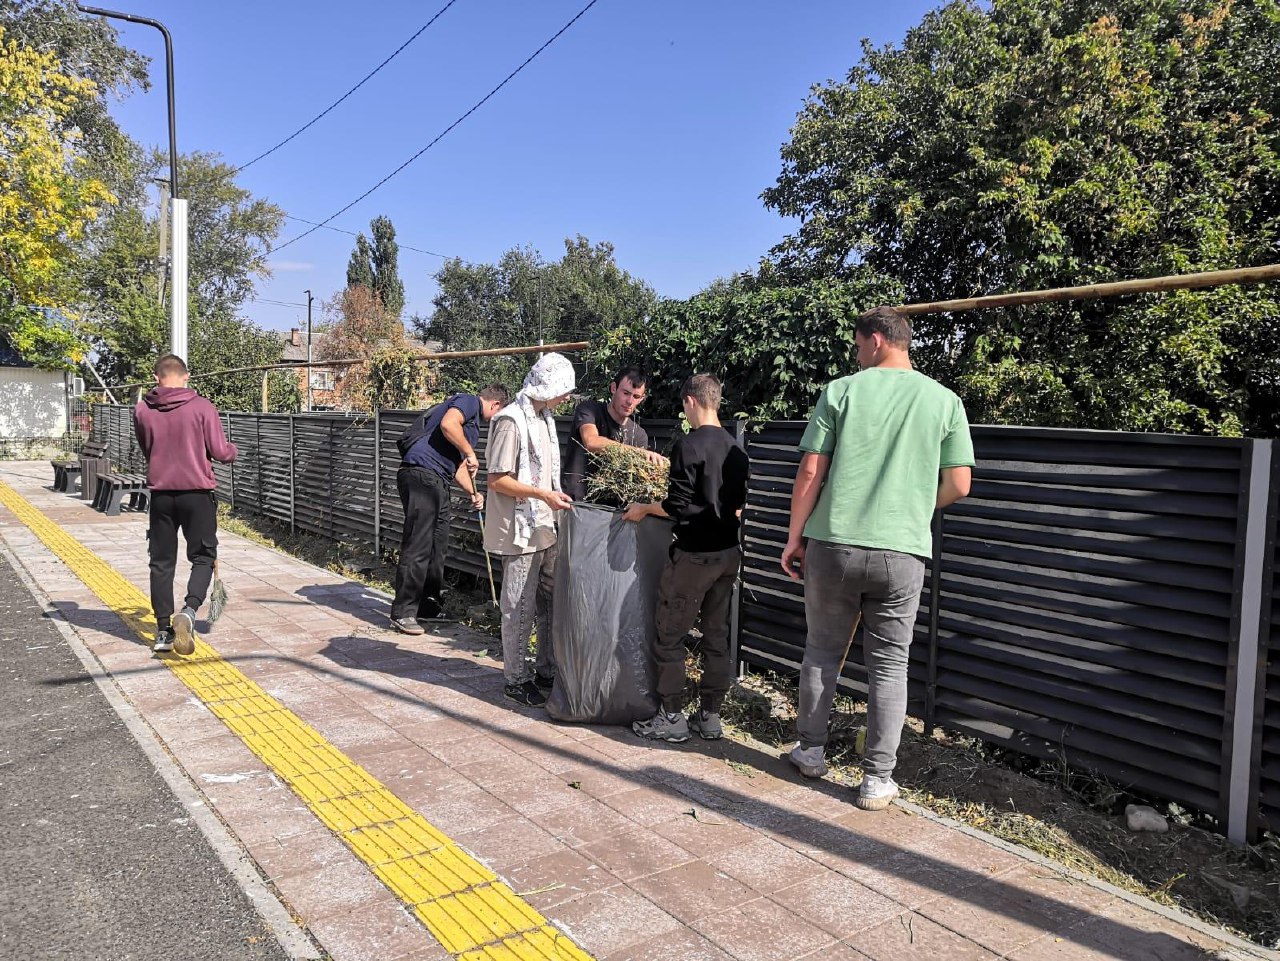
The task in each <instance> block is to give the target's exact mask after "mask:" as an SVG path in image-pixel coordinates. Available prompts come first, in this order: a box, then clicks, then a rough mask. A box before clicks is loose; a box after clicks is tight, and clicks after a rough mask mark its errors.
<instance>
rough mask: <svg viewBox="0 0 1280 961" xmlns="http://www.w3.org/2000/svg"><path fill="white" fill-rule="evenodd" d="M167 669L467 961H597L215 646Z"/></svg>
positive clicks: (146, 636)
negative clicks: (219, 653) (256, 682)
mask: <svg viewBox="0 0 1280 961" xmlns="http://www.w3.org/2000/svg"><path fill="white" fill-rule="evenodd" d="M0 504H3V505H4V506H5V507H7V508H8V509H9V510H11V511H12V512H13V513H14V514H15V515H16V516H17V517H18V519H19V520H21V521H22V523H24V524H26V525H27V527H29V528H31V530H32V531H33V532H34V533H35V534H36V536H37V537H39V538H40V540H41V541H43V542H44V544H45V546H46V547H48V548H49V550H51V551H53V553H54V554H56V555H57V556H58V557H59V558H61V559H62V561H63V562H64V563H66V565H67V566H68V567H69V568H70V569H71V571H72V572H73V573H74V574H75V575H76V576H77V577H79V578H80V579H81V580H82V581H84V583H85V584H86V585H88V586H89V588H90V589H92V590H93V592H94V593H95V594H97V595H98V597H99V598H101V599H102V601H103V602H104V603H105V604H107V605H108V606H109V607H110V608H111V609H112V610H113V611H115V612H116V613H117V614H119V615H120V617H121V618H122V619H123V620H124V621H125V623H127V624H128V625H129V627H130V628H131V629H132V630H133V631H134V633H135V634H137V635H138V636H139V637H140V638H142V639H143V640H145V641H147V642H151V641H153V640H154V639H155V631H154V628H153V626H152V625H153V623H154V621H153V620H152V613H151V604H150V602H149V601H148V599H147V598H146V596H145V595H143V593H142V592H141V591H139V590H138V589H137V588H136V587H134V586H133V585H132V584H131V583H129V581H127V580H126V579H125V578H124V577H123V576H121V575H120V574H119V573H118V572H117V571H116V570H115V569H114V568H112V567H111V566H110V565H108V564H107V563H106V562H105V561H104V560H102V558H100V557H98V556H97V555H96V554H94V553H93V552H92V551H90V550H89V549H88V548H87V547H85V546H84V545H83V544H81V543H80V542H79V541H77V540H76V539H75V538H74V537H72V536H71V535H70V534H68V533H67V532H66V531H64V530H63V529H62V528H61V527H59V526H58V525H57V524H56V523H54V522H53V521H52V520H50V519H49V518H48V517H46V516H45V515H44V514H43V513H42V512H41V511H40V510H39V509H38V508H36V507H35V506H34V505H32V504H31V502H30V501H28V500H26V499H25V498H24V497H22V495H20V494H19V493H18V492H17V491H15V490H14V489H13V488H12V487H9V486H8V485H7V484H5V483H4V482H3V481H0ZM163 660H164V662H165V664H167V665H168V666H169V668H170V669H171V670H172V671H173V673H174V674H175V675H177V677H178V678H180V679H181V680H182V682H183V683H184V684H185V685H186V686H187V687H188V688H190V689H191V691H192V692H193V693H194V694H195V695H196V696H197V697H198V698H200V700H201V701H202V702H204V704H205V705H206V706H207V707H208V708H209V710H210V711H212V712H213V713H214V714H215V715H217V716H218V717H219V718H221V719H222V720H223V722H225V723H226V725H227V727H229V728H230V729H231V730H232V731H234V732H235V734H236V735H237V736H238V737H239V738H240V739H241V740H242V741H244V743H245V745H246V746H247V747H248V748H249V750H251V751H253V753H254V754H256V755H257V756H258V757H260V758H261V759H262V760H263V762H264V763H265V764H266V765H267V766H268V767H269V768H271V770H272V771H274V772H275V773H276V774H277V775H278V776H279V777H280V778H281V779H282V780H283V781H284V782H285V783H287V784H288V785H289V787H290V788H292V789H293V791H294V793H295V794H297V795H298V797H299V798H301V799H302V801H303V802H304V803H305V804H306V805H307V807H309V808H310V809H311V811H312V812H314V813H315V815H316V817H318V818H319V819H320V820H321V821H322V822H323V823H324V824H325V825H326V826H327V827H328V828H329V829H330V830H331V831H333V832H334V833H335V834H336V835H337V836H338V837H339V838H341V839H342V840H343V841H344V842H345V843H346V845H347V846H348V847H349V848H350V849H351V850H352V851H353V852H354V853H355V855H356V857H358V858H360V860H361V861H363V862H364V863H365V864H367V865H368V866H369V869H370V870H371V871H372V872H373V873H374V874H375V875H376V876H377V877H378V878H379V880H381V881H382V883H383V884H385V885H386V886H387V887H388V888H390V889H391V891H392V892H393V893H394V894H395V895H396V897H398V898H399V899H400V900H401V901H403V902H404V903H405V904H406V905H408V907H409V908H410V909H411V910H412V911H413V913H414V914H415V915H416V916H417V917H418V918H419V920H421V921H422V923H423V924H424V925H426V927H427V929H428V930H429V931H430V932H431V933H432V934H433V935H434V936H435V938H436V939H437V940H438V941H439V942H440V944H441V945H443V947H444V948H445V950H446V951H448V952H450V953H451V954H453V955H454V956H455V957H457V958H459V959H461V961H508V959H520V961H590V956H589V955H587V954H586V953H585V952H584V951H583V950H582V949H581V948H579V947H578V946H577V945H576V944H574V943H573V941H572V940H571V939H570V938H569V937H567V936H566V935H565V934H563V933H562V932H560V931H559V930H557V929H556V928H555V927H553V926H552V925H551V924H550V923H549V922H548V921H547V919H546V918H544V917H543V916H542V915H541V914H539V913H538V912H537V911H535V910H534V909H533V908H532V907H530V906H529V905H528V904H527V903H526V902H525V901H523V900H522V899H521V898H520V897H519V896H518V895H516V894H515V892H513V891H512V890H511V889H510V888H509V887H507V885H505V884H503V883H502V882H501V881H499V880H498V878H497V876H496V875H494V874H493V872H492V871H490V870H489V869H488V868H486V867H485V866H484V865H483V864H481V863H480V862H478V861H477V860H476V859H475V858H473V857H471V855H469V854H467V852H465V851H464V850H462V849H461V848H459V847H458V846H457V845H456V844H454V843H453V842H452V841H450V840H449V838H448V837H446V836H445V835H444V834H442V833H441V832H440V831H438V830H436V829H435V828H434V827H433V826H432V825H431V824H430V823H429V822H428V821H427V820H426V819H425V818H423V817H422V816H421V815H420V814H418V813H417V812H415V811H414V810H413V809H412V808H410V807H409V806H408V805H407V804H405V803H404V802H403V801H401V800H400V799H399V798H398V797H396V796H395V795H394V794H392V793H391V792H390V791H388V790H387V789H386V788H385V787H384V786H383V785H382V784H381V783H380V782H379V781H378V780H377V779H376V778H374V777H373V776H372V775H370V774H369V773H368V772H367V771H365V770H364V769H363V768H362V767H360V765H358V764H356V763H355V762H354V761H352V760H351V759H350V758H348V757H347V756H346V755H345V754H343V753H342V752H341V751H339V750H338V749H337V748H335V747H334V746H333V745H332V744H329V743H328V742H327V741H326V740H325V739H324V738H323V737H322V736H321V735H320V734H319V733H318V732H317V731H316V730H315V729H314V728H312V727H310V726H309V725H307V724H306V723H305V722H304V721H303V720H302V719H301V718H299V717H298V716H297V715H296V714H294V713H293V712H292V711H290V710H288V709H287V708H286V707H284V705H282V704H281V703H280V702H279V701H277V700H276V699H275V698H273V697H271V695H269V694H267V693H266V691H264V690H263V689H262V688H260V687H259V686H258V685H257V684H255V683H254V682H253V681H251V680H250V679H249V678H248V677H246V676H245V675H244V674H242V673H241V672H240V671H239V670H238V669H236V668H235V667H234V666H232V665H231V664H230V663H228V662H227V661H225V660H223V659H222V657H220V656H219V655H218V653H217V651H215V650H214V649H213V648H212V647H210V646H209V645H208V644H206V643H205V642H204V641H197V643H196V650H195V653H194V654H192V655H191V656H190V657H178V656H177V655H173V654H170V655H166V656H165V657H164V658H163Z"/></svg>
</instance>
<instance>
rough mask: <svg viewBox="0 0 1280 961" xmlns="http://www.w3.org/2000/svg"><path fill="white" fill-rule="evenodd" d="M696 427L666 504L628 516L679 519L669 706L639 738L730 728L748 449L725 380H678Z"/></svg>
mask: <svg viewBox="0 0 1280 961" xmlns="http://www.w3.org/2000/svg"><path fill="white" fill-rule="evenodd" d="M680 399H681V401H682V403H683V405H684V414H685V417H687V418H688V420H689V424H690V426H691V427H692V428H693V430H692V431H690V433H689V434H688V435H686V436H685V437H682V438H680V439H679V440H677V441H676V445H675V449H674V450H672V452H671V476H670V480H669V481H668V484H667V499H666V500H664V501H663V502H662V503H661V504H632V505H631V506H630V507H628V508H627V512H626V514H625V515H624V516H625V517H626V519H627V520H629V521H639V520H641V519H642V518H644V517H650V516H655V517H670V518H672V519H673V520H674V521H675V522H676V523H675V544H674V545H673V546H672V548H671V560H670V562H669V563H668V564H667V566H666V569H665V570H664V571H663V572H662V582H661V584H660V586H659V588H658V612H657V617H656V619H655V620H656V627H657V635H658V637H657V641H656V643H655V644H654V659H655V660H656V661H657V663H658V696H659V697H661V698H662V706H661V707H660V708H659V709H658V713H657V714H655V715H654V716H653V717H652V718H650V719H648V720H646V721H636V722H635V723H634V724H633V725H632V729H633V730H634V731H635V732H636V733H637V734H639V735H640V736H641V737H647V738H655V739H659V740H663V741H674V742H680V741H687V740H688V739H689V731H690V730H693V731H696V732H697V733H698V734H700V735H701V736H702V737H704V738H707V739H709V740H710V739H713V738H718V737H721V736H723V734H724V731H723V728H722V727H721V724H720V705H721V704H722V703H723V702H724V697H725V694H727V693H728V691H729V682H730V679H731V677H732V675H733V670H732V667H733V666H732V664H731V663H730V660H729V606H730V602H731V601H732V598H733V582H734V578H736V577H737V576H738V568H739V567H740V566H741V564H742V548H741V547H740V546H739V539H738V515H739V514H740V513H741V512H742V507H743V505H744V504H746V502H747V474H748V470H749V464H748V461H747V455H746V452H745V451H744V450H743V449H742V448H741V447H739V446H738V445H737V444H736V443H734V440H733V438H732V437H731V436H730V435H729V433H728V431H726V430H725V429H724V428H723V427H721V425H720V415H719V409H720V381H719V380H717V379H716V378H715V377H714V376H713V375H712V374H695V375H694V376H693V377H690V378H689V379H688V380H686V381H685V382H684V386H683V387H681V388H680ZM699 614H701V615H702V645H701V650H702V680H701V681H700V682H699V684H698V696H699V702H700V703H699V705H698V709H697V710H696V711H694V713H693V714H692V715H690V716H689V717H688V718H686V717H685V716H684V714H683V713H681V710H680V708H681V702H682V700H683V695H684V686H685V670H684V661H685V651H684V637H685V635H686V634H687V633H689V629H690V628H692V627H693V624H694V621H695V620H697V619H698V615H699Z"/></svg>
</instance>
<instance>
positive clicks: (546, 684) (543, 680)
mask: <svg viewBox="0 0 1280 961" xmlns="http://www.w3.org/2000/svg"><path fill="white" fill-rule="evenodd" d="M533 683H534V684H536V685H538V690H539V691H549V690H551V689H552V688H553V687H555V686H556V678H555V675H554V674H553V675H552V676H551V677H547V676H546V675H545V674H535V675H533Z"/></svg>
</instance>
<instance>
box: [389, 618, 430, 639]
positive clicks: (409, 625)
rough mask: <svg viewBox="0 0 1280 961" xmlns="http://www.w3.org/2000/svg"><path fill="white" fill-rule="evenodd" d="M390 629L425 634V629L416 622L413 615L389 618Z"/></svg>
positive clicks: (402, 632) (403, 632) (405, 632)
mask: <svg viewBox="0 0 1280 961" xmlns="http://www.w3.org/2000/svg"><path fill="white" fill-rule="evenodd" d="M391 629H392V630H395V631H399V632H400V633H401V634H413V635H418V634H425V633H427V629H426V628H425V627H423V626H422V625H421V624H419V623H418V620H417V618H414V617H399V618H396V617H393V618H391Z"/></svg>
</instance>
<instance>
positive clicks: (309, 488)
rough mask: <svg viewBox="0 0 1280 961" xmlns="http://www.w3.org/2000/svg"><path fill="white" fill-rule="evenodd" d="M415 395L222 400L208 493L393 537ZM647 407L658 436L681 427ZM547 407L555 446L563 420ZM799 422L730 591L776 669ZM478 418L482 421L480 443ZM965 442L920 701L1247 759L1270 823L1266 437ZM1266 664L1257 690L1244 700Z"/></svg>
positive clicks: (1019, 728) (1022, 746)
mask: <svg viewBox="0 0 1280 961" xmlns="http://www.w3.org/2000/svg"><path fill="white" fill-rule="evenodd" d="M414 416H415V414H414V413H413V412H409V411H384V412H381V413H380V414H379V415H378V416H377V417H370V416H363V417H361V416H353V415H345V414H299V415H293V416H289V415H270V414H263V415H259V414H229V415H227V414H224V415H223V422H224V425H225V427H226V429H227V430H228V432H229V434H230V435H231V437H232V439H233V440H234V442H235V443H236V444H237V446H238V447H239V448H240V458H239V460H238V461H237V463H236V464H235V465H233V466H225V465H215V468H214V469H215V475H216V476H217V478H218V481H219V484H220V487H221V490H220V494H219V496H220V497H222V499H224V500H225V501H227V502H229V503H233V504H234V505H235V506H236V507H237V508H238V509H241V510H245V511H250V512H252V513H256V514H261V515H263V516H267V517H272V518H274V519H276V520H279V521H283V522H289V523H292V524H293V525H294V527H295V528H296V529H298V530H304V531H308V532H311V533H313V534H315V535H317V536H320V537H325V538H330V539H333V540H338V541H342V542H344V543H348V544H353V545H358V546H361V547H364V548H366V549H369V550H378V551H388V550H392V549H394V548H396V547H397V546H398V544H399V540H400V535H401V531H402V524H403V517H402V514H401V508H400V500H399V496H398V493H397V490H396V471H397V469H398V467H399V465H400V456H399V453H398V451H397V449H396V446H395V440H396V438H397V437H398V436H399V435H400V433H401V431H403V430H404V429H405V428H406V427H407V426H408V425H409V424H410V423H411V422H412V420H413V418H414ZM645 426H646V428H647V429H648V430H649V432H650V435H651V437H652V438H653V440H654V441H655V443H654V446H656V447H658V449H669V446H670V441H671V438H672V436H673V435H674V432H675V430H677V429H678V425H676V424H675V423H674V422H665V423H659V422H650V423H647V424H646V425H645ZM558 429H559V433H560V437H561V441H562V444H563V442H564V441H565V440H566V439H567V435H568V430H569V423H568V419H567V418H564V419H562V420H561V421H560V423H559V424H558ZM802 429H803V424H802V423H800V422H787V421H778V422H772V423H768V424H764V425H761V426H760V428H759V429H758V430H756V431H754V432H753V433H752V434H751V435H750V436H749V442H748V452H749V454H750V456H751V461H752V478H751V486H750V492H749V497H748V505H747V511H746V513H745V515H744V544H745V548H746V560H745V564H744V570H743V575H742V589H741V592H740V598H739V603H738V606H737V609H736V611H735V622H736V624H737V625H738V631H737V638H738V644H739V657H740V659H741V660H742V661H743V662H745V663H747V664H752V665H756V666H762V667H769V668H775V669H782V670H784V671H787V670H794V669H795V668H796V667H797V666H798V664H799V662H800V660H801V658H802V657H803V645H804V628H805V622H804V606H803V589H802V586H801V585H798V584H796V583H795V582H793V581H791V580H790V579H789V578H787V577H786V576H785V575H784V574H783V572H782V571H781V570H780V569H779V567H778V558H779V556H780V554H781V550H782V545H783V543H784V542H785V540H786V530H787V521H788V512H789V498H790V490H791V483H792V480H793V479H794V476H795V471H796V466H797V464H798V462H799V458H800V455H799V452H798V450H797V443H798V440H799V437H800V433H801V431H802ZM93 434H94V437H95V438H98V439H104V440H106V441H107V443H108V444H109V446H110V452H111V456H112V462H113V463H114V464H120V465H127V466H129V467H130V468H131V469H140V468H141V467H142V466H143V459H142V457H141V454H140V452H139V451H138V450H137V445H136V443H135V442H134V439H133V429H132V417H131V411H130V410H129V408H123V407H108V406H97V407H95V408H94V420H93ZM486 439H487V431H482V435H481V444H480V447H479V453H480V454H481V457H482V458H483V452H484V447H485V441H486ZM974 440H975V445H976V449H977V454H978V468H977V471H976V472H975V483H974V489H973V492H972V494H971V496H970V497H969V498H967V499H966V500H964V501H961V502H960V503H959V504H957V505H955V506H954V507H952V508H949V509H948V510H946V511H945V512H940V513H939V515H937V517H936V519H935V536H934V552H933V557H932V558H929V559H928V561H929V573H928V576H927V578H926V582H925V591H924V596H923V598H922V603H921V609H920V615H919V617H918V619H917V622H916V643H915V644H914V645H913V646H912V652H911V662H910V671H909V673H910V682H909V698H910V706H911V710H912V711H913V712H914V713H917V714H918V715H921V716H923V717H924V718H925V719H926V721H927V722H928V723H930V724H934V723H937V724H941V725H945V726H946V727H948V728H950V729H953V730H956V731H961V732H964V733H968V734H972V735H975V736H978V737H980V738H982V739H984V740H987V741H990V742H994V743H997V744H1002V745H1006V746H1008V747H1011V748H1015V749H1017V750H1019V751H1023V752H1025V753H1028V754H1031V755H1035V756H1039V757H1061V758H1063V759H1064V760H1066V761H1067V762H1068V763H1072V764H1075V765H1077V766H1081V767H1086V768H1090V769H1093V770H1096V771H1098V772H1099V773H1101V774H1103V775H1106V776H1108V777H1111V778H1113V779H1115V780H1116V781H1117V782H1119V783H1121V784H1123V785H1128V786H1132V787H1134V788H1136V789H1139V790H1144V791H1148V792H1150V793H1153V794H1156V795H1159V796H1162V797H1166V798H1169V799H1171V800H1176V801H1178V802H1180V803H1183V804H1187V805H1189V806H1192V807H1195V808H1198V809H1201V810H1204V811H1207V812H1210V813H1212V814H1215V815H1217V816H1219V817H1222V818H1224V819H1225V818H1226V817H1227V815H1228V807H1229V803H1228V802H1229V798H1230V796H1231V795H1232V793H1233V792H1235V791H1238V788H1237V787H1233V784H1235V782H1236V781H1237V780H1239V777H1238V775H1239V774H1240V771H1241V770H1243V771H1244V772H1245V775H1246V777H1245V780H1246V781H1247V782H1248V783H1249V784H1250V785H1251V787H1250V792H1251V793H1250V795H1249V797H1250V800H1249V802H1248V805H1247V809H1248V811H1249V817H1250V819H1251V821H1252V823H1253V825H1254V826H1255V827H1264V828H1269V829H1272V830H1275V829H1277V827H1280V663H1278V661H1280V658H1277V657H1276V656H1275V655H1274V654H1271V655H1270V658H1268V654H1269V653H1270V652H1274V651H1276V650H1280V643H1277V644H1273V643H1271V638H1272V637H1273V636H1276V635H1277V632H1278V631H1280V590H1276V589H1275V587H1276V585H1275V584H1274V583H1273V582H1274V581H1275V580H1276V579H1275V578H1273V577H1272V571H1273V569H1274V566H1275V564H1276V562H1280V546H1277V540H1280V538H1277V536H1276V534H1277V530H1276V528H1277V523H1278V521H1277V516H1278V515H1280V510H1278V509H1277V506H1276V498H1277V496H1278V491H1280V473H1277V472H1280V466H1277V467H1275V469H1274V470H1272V460H1271V447H1270V443H1269V442H1254V441H1248V440H1229V439H1213V438H1192V437H1180V436H1178V437H1175V436H1170V435H1145V434H1120V433H1105V432H1090V431H1063V430H1042V429H1029V428H1012V427H979V428H975V429H974ZM1255 445H1262V446H1255ZM1264 448H1265V457H1266V458H1268V460H1267V461H1266V465H1267V469H1268V470H1269V471H1272V473H1271V475H1270V476H1271V477H1272V481H1271V485H1270V487H1269V489H1267V490H1263V491H1251V490H1250V484H1251V480H1250V476H1251V475H1250V469H1249V468H1250V464H1251V463H1253V461H1254V460H1256V459H1257V458H1258V457H1261V456H1264V454H1263V451H1264ZM1254 474H1255V476H1256V470H1255V472H1254ZM483 479H484V473H483V471H482V472H481V477H480V481H481V489H482V490H483ZM1254 483H1256V481H1254ZM1261 486H1264V487H1265V486H1266V485H1265V482H1264V484H1263V485H1261ZM1251 496H1254V497H1255V498H1256V497H1265V498H1267V504H1268V505H1269V510H1268V511H1265V512H1264V513H1265V514H1266V524H1267V532H1266V536H1267V538H1268V540H1267V549H1266V564H1265V576H1266V579H1265V583H1264V584H1263V585H1262V586H1261V587H1260V588H1258V586H1257V585H1254V588H1255V593H1257V591H1258V590H1260V591H1261V597H1262V600H1261V601H1259V602H1258V603H1259V606H1261V607H1264V609H1263V610H1261V612H1259V611H1254V612H1253V617H1254V623H1256V624H1257V626H1258V635H1259V644H1258V645H1255V646H1254V648H1252V649H1251V650H1252V653H1253V654H1254V655H1256V658H1255V659H1256V661H1257V664H1258V668H1257V673H1256V675H1248V676H1245V675H1244V674H1242V673H1241V672H1247V671H1250V670H1254V667H1253V666H1252V665H1250V664H1248V663H1245V661H1247V660H1248V656H1249V651H1246V652H1245V653H1246V656H1245V657H1244V658H1242V657H1241V655H1240V643H1239V642H1240V633H1241V630H1242V629H1243V628H1242V624H1244V623H1245V622H1247V621H1248V620H1249V618H1248V615H1249V611H1248V610H1247V609H1246V608H1247V603H1246V601H1245V599H1244V598H1245V597H1246V595H1248V593H1249V591H1248V590H1246V589H1245V588H1246V587H1248V586H1249V585H1248V584H1246V581H1247V580H1249V579H1250V578H1254V579H1256V578H1257V576H1258V575H1257V574H1256V572H1255V573H1249V574H1246V566H1247V565H1246V563H1245V557H1244V554H1245V546H1244V545H1245V540H1246V527H1247V526H1248V525H1249V524H1251V523H1253V521H1252V520H1250V519H1249V518H1250V517H1251V514H1250V511H1249V504H1250V498H1251ZM455 506H456V510H455V515H454V525H453V536H452V540H451V550H450V560H449V563H450V566H451V567H453V568H454V569H456V570H462V571H466V572H468V573H471V574H474V575H478V576H483V575H484V570H485V564H484V556H483V554H482V553H481V550H480V529H479V523H478V519H477V517H476V515H475V513H474V512H472V511H470V509H469V507H468V505H466V502H465V498H463V497H462V495H461V494H460V493H455ZM494 572H495V576H500V567H499V566H495V571H494ZM935 597H936V602H935ZM1259 613H1261V621H1260V623H1258V615H1259ZM860 651H861V648H860V645H858V644H857V643H855V645H854V647H853V649H852V650H851V652H850V657H849V660H848V663H847V664H846V665H845V668H844V671H843V679H842V683H843V684H844V685H845V686H846V687H847V688H848V689H850V690H851V691H863V690H865V684H866V672H865V668H864V667H863V665H862V660H861V653H860ZM1242 678H1243V680H1244V681H1245V682H1247V683H1245V684H1244V685H1243V686H1241V684H1240V682H1241V679H1242ZM1255 680H1256V692H1257V693H1256V698H1255V700H1256V703H1248V702H1246V703H1241V704H1239V705H1237V703H1236V702H1237V697H1236V692H1237V691H1238V690H1240V691H1243V690H1246V688H1247V690H1249V691H1253V690H1254V686H1250V685H1252V684H1254V682H1255ZM1237 708H1239V710H1243V711H1249V710H1250V709H1251V708H1252V711H1253V714H1254V715H1256V725H1255V726H1256V729H1257V737H1256V739H1254V740H1252V741H1251V742H1250V743H1248V744H1235V743H1233V741H1234V740H1235V739H1238V736H1237V735H1233V733H1232V729H1233V725H1234V723H1235V721H1236V714H1237ZM1242 758H1243V761H1242ZM1242 764H1243V768H1242ZM1232 830H1233V834H1238V833H1239V831H1238V830H1236V829H1235V828H1233V829H1232Z"/></svg>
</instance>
